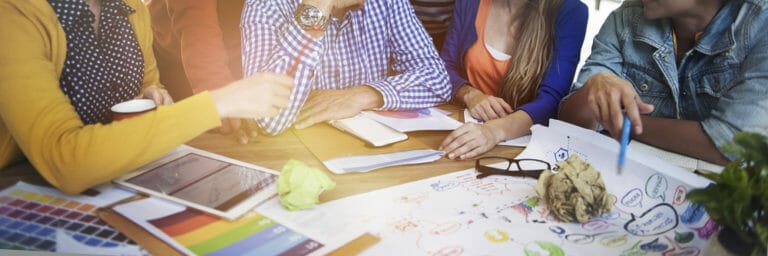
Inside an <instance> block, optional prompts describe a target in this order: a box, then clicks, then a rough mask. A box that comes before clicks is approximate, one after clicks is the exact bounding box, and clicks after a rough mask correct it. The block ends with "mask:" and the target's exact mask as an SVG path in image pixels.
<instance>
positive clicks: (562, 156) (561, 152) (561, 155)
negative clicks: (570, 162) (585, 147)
mask: <svg viewBox="0 0 768 256" xmlns="http://www.w3.org/2000/svg"><path fill="white" fill-rule="evenodd" d="M569 155H570V153H569V152H568V150H567V149H565V148H560V149H558V150H557V151H555V163H557V162H560V161H565V160H567V159H568V156H569Z"/></svg>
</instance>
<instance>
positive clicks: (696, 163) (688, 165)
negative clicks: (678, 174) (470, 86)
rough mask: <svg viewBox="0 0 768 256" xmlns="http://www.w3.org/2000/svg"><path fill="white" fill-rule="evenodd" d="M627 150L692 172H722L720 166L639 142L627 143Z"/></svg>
mask: <svg viewBox="0 0 768 256" xmlns="http://www.w3.org/2000/svg"><path fill="white" fill-rule="evenodd" d="M628 148H629V149H630V150H635V151H640V152H644V153H645V154H648V155H654V156H656V157H658V158H661V159H662V160H664V161H667V162H669V163H671V164H674V165H677V166H680V167H682V168H684V169H687V170H689V171H694V170H697V169H698V170H706V171H710V172H715V173H720V172H722V171H723V166H721V165H716V164H713V163H710V162H707V161H704V160H699V159H696V158H693V157H689V156H684V155H681V154H677V153H673V152H669V151H666V150H663V149H660V148H657V147H654V146H651V145H648V144H644V143H642V142H639V141H632V142H631V143H629V146H628Z"/></svg>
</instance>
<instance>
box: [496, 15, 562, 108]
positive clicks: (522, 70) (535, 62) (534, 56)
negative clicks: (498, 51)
mask: <svg viewBox="0 0 768 256" xmlns="http://www.w3.org/2000/svg"><path fill="white" fill-rule="evenodd" d="M562 2H563V1H562V0H529V1H527V3H526V5H525V8H526V9H525V10H523V11H522V12H520V15H522V17H520V18H521V20H522V21H523V22H521V23H520V24H521V25H520V29H519V30H518V31H519V32H518V33H517V36H516V37H517V38H515V45H514V47H513V49H512V50H513V51H512V56H511V58H510V63H509V69H508V70H507V73H506V74H505V75H504V79H502V81H501V90H499V91H498V95H496V96H498V97H500V98H502V99H504V100H505V101H507V102H508V103H509V104H510V105H511V106H512V107H513V108H515V109H516V108H517V107H519V106H520V105H522V104H525V103H527V102H530V101H532V100H533V99H534V98H536V94H537V92H538V89H539V85H540V84H541V80H542V79H544V73H545V72H546V71H547V67H548V66H549V63H550V61H551V58H552V52H553V51H554V47H555V46H554V45H555V20H556V19H557V14H558V13H559V11H560V5H561V4H562Z"/></svg>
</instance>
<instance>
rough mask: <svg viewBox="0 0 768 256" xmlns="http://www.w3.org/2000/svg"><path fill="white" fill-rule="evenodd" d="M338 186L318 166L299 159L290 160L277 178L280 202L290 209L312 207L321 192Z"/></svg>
mask: <svg viewBox="0 0 768 256" xmlns="http://www.w3.org/2000/svg"><path fill="white" fill-rule="evenodd" d="M334 187H336V183H335V182H333V180H331V178H329V177H328V175H325V173H324V172H323V171H321V170H318V169H316V168H312V167H309V166H307V165H306V164H304V163H303V162H301V161H298V160H293V159H291V160H289V161H288V163H286V164H285V165H284V166H283V170H282V171H281V172H280V177H279V178H277V193H278V194H279V195H280V196H281V198H280V204H282V205H283V207H285V209H288V210H289V211H295V210H301V209H307V208H311V207H312V206H314V205H316V204H317V202H318V201H319V199H320V193H322V192H323V191H325V190H331V189H333V188H334Z"/></svg>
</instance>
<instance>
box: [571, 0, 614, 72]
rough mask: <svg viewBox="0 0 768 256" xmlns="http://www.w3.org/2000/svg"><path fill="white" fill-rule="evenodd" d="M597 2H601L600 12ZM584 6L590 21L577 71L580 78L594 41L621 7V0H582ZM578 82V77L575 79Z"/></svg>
mask: <svg viewBox="0 0 768 256" xmlns="http://www.w3.org/2000/svg"><path fill="white" fill-rule="evenodd" d="M597 1H600V10H597V9H595V6H596V5H597ZM582 2H583V3H584V4H586V5H587V6H588V7H589V20H588V21H587V34H586V35H585V37H584V45H583V46H582V47H581V59H580V61H579V66H578V68H577V69H576V72H577V73H576V74H577V77H578V71H580V70H581V66H582V65H584V61H585V60H586V59H587V57H589V53H590V51H591V50H592V39H593V38H594V37H595V35H597V32H598V31H600V27H601V26H602V25H603V22H605V19H606V18H608V14H610V13H611V12H612V11H613V10H614V9H616V8H618V7H619V5H621V0H582ZM573 80H574V81H575V80H576V77H574V78H573Z"/></svg>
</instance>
